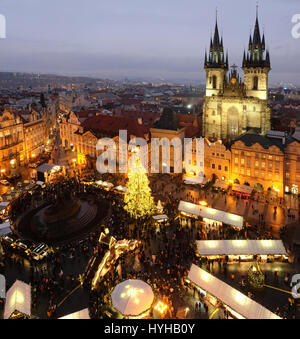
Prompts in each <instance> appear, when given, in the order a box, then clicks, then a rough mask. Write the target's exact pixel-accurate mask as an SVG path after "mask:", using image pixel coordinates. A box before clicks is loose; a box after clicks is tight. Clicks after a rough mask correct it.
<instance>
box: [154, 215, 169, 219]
mask: <svg viewBox="0 0 300 339" xmlns="http://www.w3.org/2000/svg"><path fill="white" fill-rule="evenodd" d="M153 219H154V220H167V219H168V216H167V215H165V214H160V215H154V216H153Z"/></svg>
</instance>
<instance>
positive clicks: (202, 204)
mask: <svg viewBox="0 0 300 339" xmlns="http://www.w3.org/2000/svg"><path fill="white" fill-rule="evenodd" d="M199 204H200V205H201V206H207V202H206V201H200V202H199Z"/></svg>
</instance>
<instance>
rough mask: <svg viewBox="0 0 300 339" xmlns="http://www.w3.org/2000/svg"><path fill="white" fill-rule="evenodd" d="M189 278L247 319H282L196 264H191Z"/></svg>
mask: <svg viewBox="0 0 300 339" xmlns="http://www.w3.org/2000/svg"><path fill="white" fill-rule="evenodd" d="M188 279H189V280H190V281H191V282H193V283H194V284H195V285H197V286H198V287H200V288H201V289H202V290H204V291H206V292H208V293H209V294H211V295H213V296H214V297H216V298H217V299H219V300H221V301H222V302H223V303H224V304H225V305H227V306H228V307H230V308H231V309H232V310H233V311H235V312H237V313H238V314H240V315H241V316H242V317H244V318H246V319H280V318H279V317H278V316H277V315H276V314H274V313H272V312H271V311H269V310H267V309H266V308H265V307H263V306H262V305H260V304H258V303H257V302H255V301H253V300H252V299H250V298H248V297H247V296H245V295H244V294H242V293H241V292H239V291H238V290H236V289H234V288H232V287H231V286H229V285H227V284H226V283H224V282H223V281H221V280H219V279H217V278H215V277H214V276H212V275H211V274H209V273H207V272H206V271H204V270H202V269H201V268H200V267H198V266H196V265H194V264H193V265H192V266H191V270H190V272H189V275H188Z"/></svg>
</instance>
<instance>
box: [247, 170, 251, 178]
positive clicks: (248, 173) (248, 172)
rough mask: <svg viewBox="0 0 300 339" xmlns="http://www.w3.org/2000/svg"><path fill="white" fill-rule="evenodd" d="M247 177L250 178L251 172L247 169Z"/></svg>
mask: <svg viewBox="0 0 300 339" xmlns="http://www.w3.org/2000/svg"><path fill="white" fill-rule="evenodd" d="M247 175H248V177H251V172H250V170H249V169H247Z"/></svg>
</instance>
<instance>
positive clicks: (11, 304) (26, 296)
mask: <svg viewBox="0 0 300 339" xmlns="http://www.w3.org/2000/svg"><path fill="white" fill-rule="evenodd" d="M14 312H19V313H22V314H24V315H26V316H28V317H30V316H31V286H30V285H28V284H25V283H24V282H22V281H20V280H16V281H15V283H14V284H13V285H12V287H11V288H10V289H9V290H8V292H7V295H6V300H5V307H4V319H9V318H10V317H11V316H12V315H13V313H14Z"/></svg>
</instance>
